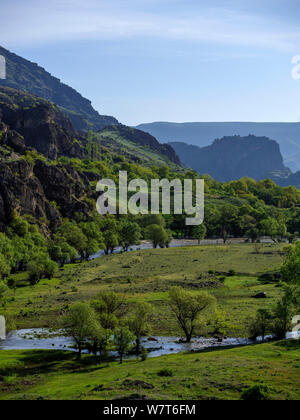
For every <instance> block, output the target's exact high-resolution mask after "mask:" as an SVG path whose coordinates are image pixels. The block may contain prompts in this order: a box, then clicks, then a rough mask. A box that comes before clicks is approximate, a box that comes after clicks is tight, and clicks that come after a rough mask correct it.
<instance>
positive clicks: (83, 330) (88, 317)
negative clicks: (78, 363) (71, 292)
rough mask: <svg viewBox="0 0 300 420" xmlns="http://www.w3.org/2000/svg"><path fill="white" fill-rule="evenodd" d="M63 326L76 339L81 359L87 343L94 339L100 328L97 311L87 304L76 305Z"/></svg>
mask: <svg viewBox="0 0 300 420" xmlns="http://www.w3.org/2000/svg"><path fill="white" fill-rule="evenodd" d="M63 325H64V329H65V330H66V332H67V334H68V335H70V336H71V337H72V338H73V339H74V341H75V343H76V346H77V349H78V355H77V358H78V359H80V358H81V353H82V349H83V347H84V345H85V343H86V341H87V340H88V339H89V338H90V337H93V334H94V331H95V330H96V329H97V328H98V327H97V319H96V314H95V311H94V310H93V308H92V307H91V306H90V305H89V304H87V303H76V304H75V305H73V306H72V307H71V309H70V311H69V313H68V314H67V315H66V317H65V318H64V320H63Z"/></svg>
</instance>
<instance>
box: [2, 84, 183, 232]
mask: <svg viewBox="0 0 300 420" xmlns="http://www.w3.org/2000/svg"><path fill="white" fill-rule="evenodd" d="M122 163H123V164H127V166H128V168H130V167H131V165H132V164H134V165H135V166H134V167H135V169H136V170H144V166H148V167H149V168H150V166H151V167H152V166H156V167H159V166H162V165H164V166H165V165H168V166H170V167H171V166H173V168H174V170H183V168H182V167H181V166H180V161H179V159H178V157H177V156H176V154H175V152H174V150H173V149H172V148H171V147H170V146H168V145H161V144H160V143H159V142H158V141H157V140H156V139H154V138H153V137H152V136H150V135H149V134H147V133H143V132H141V131H139V130H134V129H131V128H128V127H125V126H118V125H117V126H114V127H113V128H111V129H110V130H109V129H106V130H103V131H100V133H98V134H92V136H90V135H87V134H84V133H81V134H80V133H78V132H77V131H76V130H75V129H74V127H73V125H72V123H71V121H70V120H69V119H68V118H67V117H66V115H65V114H64V113H63V112H62V111H61V110H60V109H59V108H58V107H57V106H56V105H54V104H53V103H50V102H47V101H46V100H44V99H41V98H38V97H36V96H33V95H30V94H28V93H26V92H20V91H17V90H15V89H12V88H7V87H0V174H1V179H0V229H3V228H4V227H5V226H6V225H7V224H8V223H9V221H10V220H11V214H12V212H13V210H15V211H17V212H18V213H19V214H20V215H30V216H32V217H33V218H34V219H35V220H36V221H38V222H39V224H40V225H43V224H45V227H46V229H48V228H50V229H54V228H55V227H56V226H57V225H59V223H60V220H61V218H62V217H68V218H73V217H75V215H76V213H78V212H80V213H81V214H83V215H85V217H88V216H89V214H90V213H91V211H93V210H94V205H95V202H96V193H95V186H94V185H93V182H95V181H96V180H99V179H101V177H102V176H103V175H109V176H110V177H113V176H114V174H115V172H116V171H117V170H118V169H119V167H120V165H121V164H122ZM137 165H143V168H142V167H141V166H137ZM110 171H111V172H110Z"/></svg>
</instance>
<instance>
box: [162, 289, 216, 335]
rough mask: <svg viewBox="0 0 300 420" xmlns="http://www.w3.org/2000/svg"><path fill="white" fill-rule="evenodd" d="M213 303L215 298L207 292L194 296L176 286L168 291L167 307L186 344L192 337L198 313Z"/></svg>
mask: <svg viewBox="0 0 300 420" xmlns="http://www.w3.org/2000/svg"><path fill="white" fill-rule="evenodd" d="M214 302H215V298H214V297H213V296H211V295H209V294H208V293H207V292H200V293H197V294H194V293H191V292H188V291H186V290H184V289H182V288H181V287H177V286H175V287H172V288H171V289H170V291H169V305H170V307H171V309H172V311H173V313H174V315H175V316H176V319H177V322H178V324H179V326H180V327H181V329H182V330H183V332H184V334H185V337H186V342H187V343H189V342H190V341H191V339H192V337H193V334H194V331H195V327H196V322H197V319H198V317H199V315H200V313H201V312H202V311H203V310H204V309H206V308H208V307H209V306H211V305H212V304H214Z"/></svg>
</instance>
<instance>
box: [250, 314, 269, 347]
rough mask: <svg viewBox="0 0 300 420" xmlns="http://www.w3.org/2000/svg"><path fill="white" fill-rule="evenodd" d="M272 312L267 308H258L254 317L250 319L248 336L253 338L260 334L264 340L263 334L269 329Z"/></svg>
mask: <svg viewBox="0 0 300 420" xmlns="http://www.w3.org/2000/svg"><path fill="white" fill-rule="evenodd" d="M271 321H272V314H271V312H270V311H268V310H267V309H258V310H257V312H256V317H255V318H254V319H253V320H252V322H251V324H250V328H249V332H250V336H251V338H253V339H256V338H257V337H259V336H261V337H262V341H263V342H264V341H265V336H266V334H267V333H268V332H270V331H271V325H272V324H271Z"/></svg>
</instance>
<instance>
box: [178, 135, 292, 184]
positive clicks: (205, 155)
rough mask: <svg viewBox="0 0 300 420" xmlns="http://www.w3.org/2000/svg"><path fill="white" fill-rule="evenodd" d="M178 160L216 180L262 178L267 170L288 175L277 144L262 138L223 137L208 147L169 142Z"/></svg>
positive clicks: (268, 173) (267, 174)
mask: <svg viewBox="0 0 300 420" xmlns="http://www.w3.org/2000/svg"><path fill="white" fill-rule="evenodd" d="M170 145H171V146H172V147H173V148H174V149H175V151H176V152H177V153H178V155H179V157H180V159H181V161H182V162H183V164H185V165H186V166H188V167H191V168H192V169H194V170H196V171H197V172H199V173H200V174H209V175H211V176H212V177H213V178H214V179H216V180H218V181H220V182H227V181H232V180H238V179H240V178H242V177H246V176H248V177H250V178H253V179H255V180H260V179H265V178H267V177H269V176H270V173H271V172H277V173H278V172H279V173H280V174H281V176H282V175H285V176H286V177H288V176H289V175H290V170H289V169H288V168H286V167H285V166H284V164H283V160H282V156H281V153H280V149H279V146H278V144H277V143H276V142H275V141H273V140H270V139H268V138H266V137H255V136H248V137H240V136H233V137H224V138H222V139H217V140H215V141H214V142H213V144H212V145H211V146H207V147H202V148H199V147H197V146H193V145H187V144H185V143H176V142H174V143H170Z"/></svg>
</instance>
